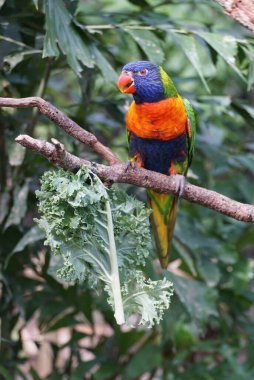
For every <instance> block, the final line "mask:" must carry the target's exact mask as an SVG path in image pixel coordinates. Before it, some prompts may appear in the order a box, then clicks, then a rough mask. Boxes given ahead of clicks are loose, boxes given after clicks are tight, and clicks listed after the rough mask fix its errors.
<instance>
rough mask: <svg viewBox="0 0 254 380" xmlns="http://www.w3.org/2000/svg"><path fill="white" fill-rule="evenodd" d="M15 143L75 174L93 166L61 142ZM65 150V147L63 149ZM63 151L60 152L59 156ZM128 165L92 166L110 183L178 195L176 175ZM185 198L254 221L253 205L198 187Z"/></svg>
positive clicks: (23, 138)
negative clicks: (79, 170)
mask: <svg viewBox="0 0 254 380" xmlns="http://www.w3.org/2000/svg"><path fill="white" fill-rule="evenodd" d="M16 142H18V143H19V144H21V145H23V146H24V147H26V148H29V149H32V150H33V151H35V152H36V153H39V154H41V155H42V156H44V157H46V158H47V159H48V160H49V161H51V162H53V163H54V164H55V165H58V166H60V167H62V168H64V169H67V170H72V171H76V170H78V168H80V166H81V165H92V164H91V162H89V161H86V160H82V159H81V158H78V157H76V156H74V155H72V154H70V153H68V152H66V151H65V150H64V151H63V149H60V150H59V148H57V146H56V145H57V144H60V143H59V142H57V143H56V142H55V140H53V142H54V144H55V145H53V144H50V143H48V142H46V141H41V140H36V139H33V138H32V137H30V136H27V135H20V136H18V137H17V138H16ZM62 147H63V146H62ZM59 152H61V153H59ZM126 168H127V166H126V164H117V165H113V166H106V165H101V164H96V165H93V168H92V170H93V171H95V173H96V174H97V175H98V176H99V177H100V178H101V179H102V181H106V182H107V183H115V182H116V183H117V182H118V183H129V184H133V185H136V186H140V187H145V188H147V189H153V190H155V191H157V192H159V193H170V194H177V181H176V179H175V178H174V176H166V175H163V174H160V173H156V172H152V171H150V170H146V169H137V168H134V169H129V170H126ZM182 198H184V199H186V200H187V201H189V202H192V203H196V204H199V205H201V206H204V207H207V208H210V209H212V210H214V211H217V212H219V213H221V214H224V215H227V216H230V217H231V218H234V219H237V220H241V221H245V222H254V206H253V205H249V204H243V203H240V202H237V201H234V200H232V199H230V198H228V197H225V196H224V195H222V194H219V193H217V192H215V191H212V190H207V189H204V188H202V187H199V186H195V185H192V184H190V183H186V186H185V189H184V192H183V195H182Z"/></svg>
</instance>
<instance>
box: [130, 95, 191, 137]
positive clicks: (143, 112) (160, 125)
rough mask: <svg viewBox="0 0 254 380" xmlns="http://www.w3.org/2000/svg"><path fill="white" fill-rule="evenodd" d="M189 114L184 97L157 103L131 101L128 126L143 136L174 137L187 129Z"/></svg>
mask: <svg viewBox="0 0 254 380" xmlns="http://www.w3.org/2000/svg"><path fill="white" fill-rule="evenodd" d="M186 123H187V114H186V111H185V107H184V103H183V100H182V98H181V97H180V96H179V97H177V98H167V99H165V100H161V101H159V102H156V103H143V104H136V103H135V102H134V101H133V102H132V103H131V105H130V108H129V110H128V113H127V118H126V128H127V129H128V130H129V131H132V132H134V133H135V134H136V135H137V136H139V137H143V138H154V139H159V140H170V139H173V138H175V137H177V136H179V135H181V134H182V133H184V132H185V131H186Z"/></svg>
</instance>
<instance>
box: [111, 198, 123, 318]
mask: <svg viewBox="0 0 254 380" xmlns="http://www.w3.org/2000/svg"><path fill="white" fill-rule="evenodd" d="M106 211H107V220H108V238H109V260H110V266H111V279H112V293H113V299H114V306H115V307H114V309H115V319H116V322H117V323H118V324H119V325H122V324H123V323H125V318H124V312H123V301H122V295H121V288H120V279H119V270H118V264H117V254H116V244H115V237H114V227H113V219H112V213H111V207H110V203H109V200H107V201H106Z"/></svg>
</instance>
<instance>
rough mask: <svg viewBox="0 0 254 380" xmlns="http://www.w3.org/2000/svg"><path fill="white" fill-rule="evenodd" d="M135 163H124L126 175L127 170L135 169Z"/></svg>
mask: <svg viewBox="0 0 254 380" xmlns="http://www.w3.org/2000/svg"><path fill="white" fill-rule="evenodd" d="M136 167H137V166H136V163H135V162H134V161H130V160H128V161H127V163H126V168H125V173H127V172H128V171H129V170H133V169H136Z"/></svg>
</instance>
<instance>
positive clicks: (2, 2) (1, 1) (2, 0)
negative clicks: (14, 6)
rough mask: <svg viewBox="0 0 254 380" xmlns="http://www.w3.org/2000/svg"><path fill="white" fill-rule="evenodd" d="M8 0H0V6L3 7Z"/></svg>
mask: <svg viewBox="0 0 254 380" xmlns="http://www.w3.org/2000/svg"><path fill="white" fill-rule="evenodd" d="M5 1H6V0H0V8H2V6H3V5H4V3H5Z"/></svg>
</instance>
